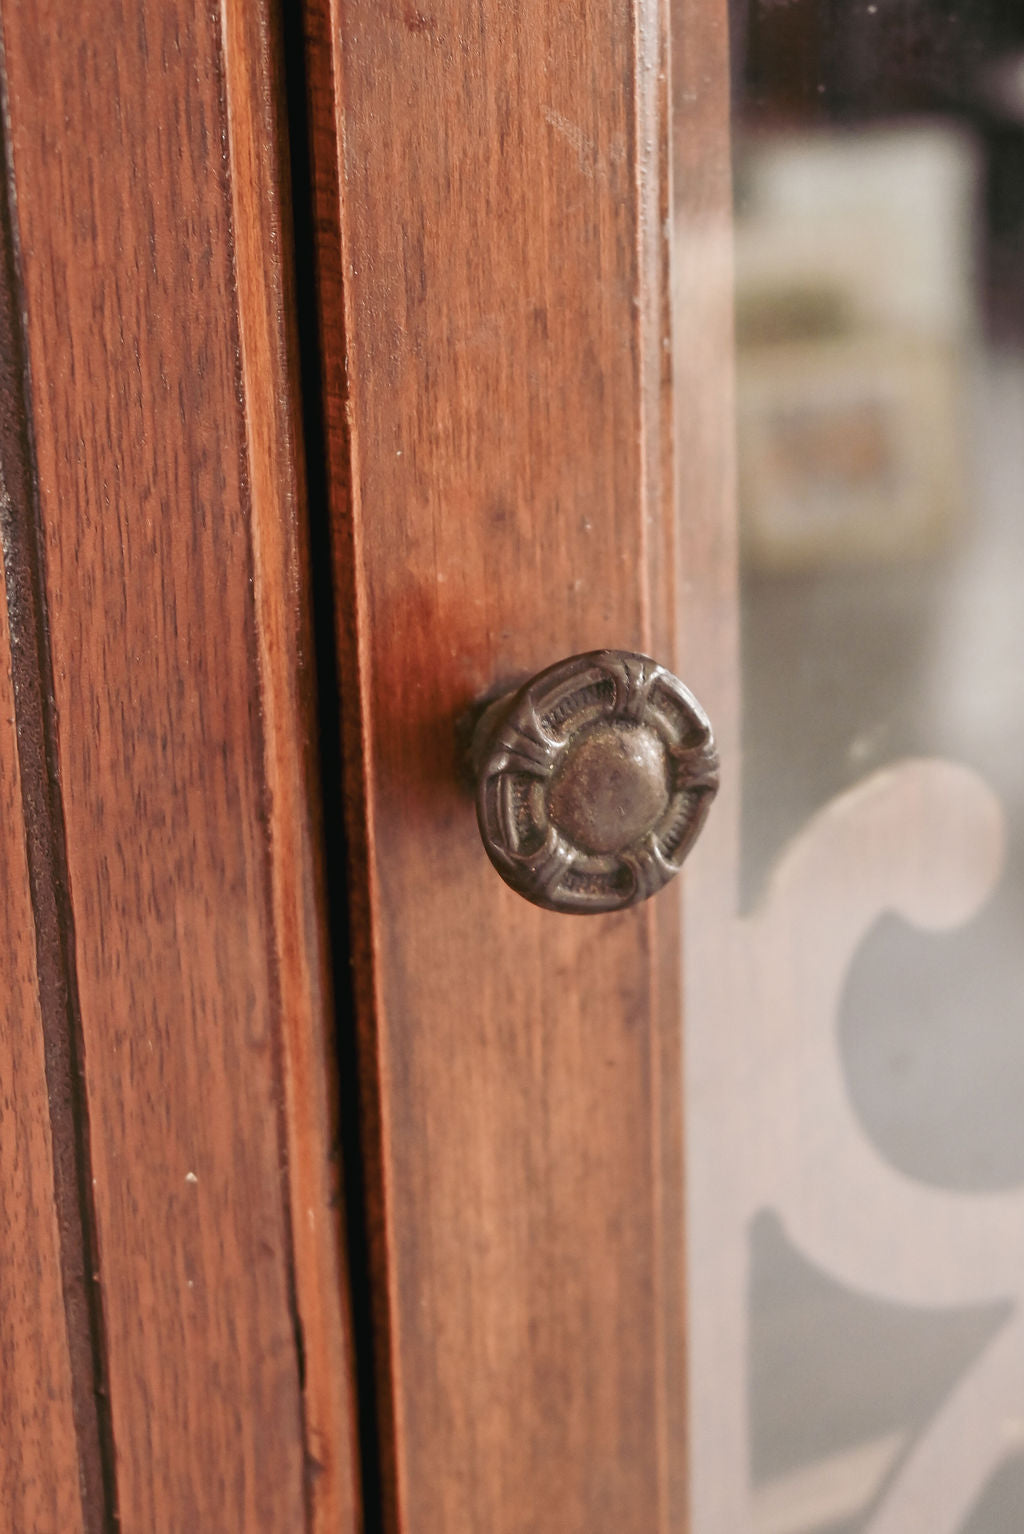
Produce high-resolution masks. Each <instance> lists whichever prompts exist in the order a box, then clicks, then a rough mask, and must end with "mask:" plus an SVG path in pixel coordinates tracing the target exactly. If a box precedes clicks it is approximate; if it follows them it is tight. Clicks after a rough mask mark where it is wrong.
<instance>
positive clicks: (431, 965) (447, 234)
mask: <svg viewBox="0 0 1024 1534" xmlns="http://www.w3.org/2000/svg"><path fill="white" fill-rule="evenodd" d="M308 30H309V49H308V58H309V75H310V86H311V118H312V126H313V138H314V175H315V192H316V213H317V227H318V231H319V251H318V257H319V282H320V300H321V317H322V340H323V351H324V379H325V396H326V424H327V439H328V452H329V472H330V487H331V514H332V526H333V536H334V550H335V563H336V576H337V591H338V605H339V624H338V632H339V652H340V666H341V670H342V675H343V682H344V702H345V706H346V720H345V724H346V731H347V735H346V739H347V747H348V761H349V777H348V782H347V784H346V788H347V792H348V795H349V799H350V806H351V815H350V828H351V839H352V844H353V883H354V887H355V890H356V894H357V909H356V917H355V920H356V966H357V976H358V981H359V985H360V988H361V1049H362V1057H363V1063H364V1073H365V1082H364V1087H365V1097H366V1112H365V1118H366V1122H367V1139H366V1153H367V1161H368V1164H369V1166H370V1184H371V1185H370V1196H371V1207H372V1210H373V1213H374V1220H375V1238H376V1252H375V1260H376V1275H377V1282H378V1297H379V1312H378V1316H377V1332H376V1347H377V1358H378V1367H379V1378H380V1387H381V1388H380V1397H381V1401H382V1414H381V1415H382V1437H383V1439H384V1442H385V1449H386V1453H387V1456H388V1459H387V1466H386V1475H385V1492H386V1499H387V1506H386V1508H385V1525H386V1527H388V1528H389V1529H392V1528H401V1529H402V1530H406V1531H410V1534H442V1531H450V1530H453V1529H486V1530H488V1534H513V1531H522V1534H526V1531H529V1534H545V1531H552V1534H554V1531H558V1534H571V1531H579V1534H605V1531H608V1534H610V1531H613V1530H614V1531H615V1534H620V1531H621V1530H623V1529H642V1530H645V1531H655V1530H664V1529H668V1528H670V1527H671V1528H676V1527H678V1526H679V1522H680V1518H681V1509H680V1506H679V1503H680V1480H681V1477H680V1474H679V1466H680V1465H681V1464H682V1444H681V1442H680V1438H681V1431H680V1427H681V1424H680V1416H679V1411H680V1403H681V1399H682V1393H681V1381H680V1377H679V1367H680V1348H681V1326H680V1312H679V1307H680V1305H681V1301H682V1275H681V1250H680V1248H681V1239H680V1219H679V1204H678V1200H679V1196H680V1183H681V1162H680V1156H679V1144H678V1128H679V1126H678V1117H679V1077H678V1044H679V1007H678V974H677V965H678V919H679V915H678V904H677V896H676V894H675V892H673V891H668V892H666V893H665V894H664V895H663V896H661V897H659V901H658V902H657V903H656V904H655V905H654V906H651V907H648V908H642V909H638V910H634V911H631V912H629V913H625V914H617V915H609V916H601V917H592V918H587V919H579V918H575V917H566V916H557V915H551V914H545V913H541V912H538V911H537V910H534V909H532V908H531V907H529V906H527V905H526V904H525V903H524V902H523V901H521V900H520V899H518V897H516V896H515V895H513V894H512V893H511V892H510V891H509V890H508V889H506V888H505V887H504V886H503V885H502V884H501V883H500V881H499V880H498V879H497V878H496V877H495V875H494V873H493V871H492V870H491V868H490V866H489V864H488V862H487V860H486V857H485V855H484V853H483V851H482V849H481V847H480V845H479V842H478V839H477V832H476V827H475V821H474V815H473V808H472V802H471V798H470V797H469V795H468V794H467V792H466V790H465V788H464V787H463V785H462V783H461V781H460V771H461V769H460V760H459V750H458V747H457V745H456V736H457V730H456V724H457V721H458V720H459V718H460V716H462V715H463V714H464V712H465V711H466V710H467V708H468V707H469V706H470V705H471V704H472V703H473V701H474V700H475V699H477V698H479V697H480V696H481V695H482V694H483V693H485V692H486V691H487V690H488V689H490V688H492V687H494V685H495V684H496V683H498V682H500V681H502V680H505V679H508V678H510V677H514V676H517V675H522V674H524V673H529V672H531V671H534V670H536V669H539V668H540V667H541V666H544V665H546V664H548V663H550V662H551V661H553V660H555V659H557V658H558V657H560V656H564V655H567V654H570V653H572V652H573V651H580V650H584V649H588V648H591V647H594V646H602V645H613V646H623V647H629V648H639V649H643V650H649V651H652V652H653V653H655V654H656V655H660V656H663V657H666V658H672V657H673V656H674V651H675V639H674V632H673V627H674V620H673V609H674V577H675V563H674V528H673V518H672V480H671V459H670V451H669V449H670V433H669V417H668V408H669V382H670V379H669V361H670V352H669V335H668V307H667V282H666V245H665V219H666V214H667V203H666V187H667V179H666V162H665V143H666V133H665V129H666V113H665V90H666V87H665V77H666V58H665V18H664V15H663V12H662V8H661V6H660V5H659V4H658V3H657V0H650V3H649V0H638V3H637V4H635V5H634V6H632V7H630V6H619V7H611V6H596V7H595V6H581V5H573V6H551V5H550V4H548V3H546V0H525V3H524V4H521V5H517V6H515V7H510V6H507V5H505V4H504V3H499V0H475V3H472V4H470V3H469V0H432V3H430V4H425V5H422V6H419V5H416V6H414V5H406V4H399V3H388V4H385V5H380V4H378V3H376V0H348V3H344V4H342V3H340V0H311V4H310V5H309V7H308Z"/></svg>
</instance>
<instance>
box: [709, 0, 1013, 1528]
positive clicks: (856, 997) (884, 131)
mask: <svg viewBox="0 0 1024 1534" xmlns="http://www.w3.org/2000/svg"><path fill="white" fill-rule="evenodd" d="M731 14H732V35H733V92H734V107H733V119H734V174H735V189H736V190H735V206H736V264H737V279H736V331H737V398H738V405H737V409H738V442H739V480H740V517H741V545H742V558H743V569H742V621H743V695H744V717H743V730H744V793H743V895H744V902H745V905H746V907H747V909H753V908H755V907H756V905H757V902H758V900H759V898H760V897H761V895H762V893H763V891H764V888H765V884H766V881H767V880H768V878H769V877H770V874H771V871H772V868H773V866H774V865H775V863H776V860H777V858H778V856H779V854H780V852H781V851H782V849H783V848H784V847H785V846H786V845H787V844H788V843H789V842H790V841H791V839H792V838H793V837H794V836H795V835H796V834H797V833H798V832H799V831H800V830H801V828H802V827H803V826H804V825H805V824H806V822H807V820H808V818H809V817H810V816H812V815H813V814H814V813H815V812H816V811H817V810H819V809H820V808H821V807H822V806H824V805H826V804H827V803H829V802H830V801H832V800H833V799H834V798H835V797H836V796H837V795H838V794H841V793H843V792H844V791H845V790H847V789H849V788H850V787H851V786H852V785H854V784H856V783H858V782H859V781H860V780H862V779H863V778H865V777H866V776H867V775H869V774H871V773H873V772H875V771H877V770H879V769H882V768H885V767H886V766H888V765H889V764H892V763H894V762H897V761H899V760H900V759H901V758H905V757H907V756H920V755H926V756H938V757H943V758H948V759H951V760H954V761H957V762H963V763H965V764H967V765H968V766H970V767H972V768H973V769H974V770H975V771H977V772H978V773H979V774H980V776H981V777H982V778H983V779H984V780H985V781H986V782H987V783H988V785H989V786H990V787H991V788H992V789H993V790H994V791H995V793H996V795H997V796H998V798H999V800H1000V801H1001V803H1002V805H1003V806H1004V808H1005V810H1006V815H1007V850H1006V866H1005V872H1004V875H1003V878H1002V881H1001V883H1000V886H999V889H998V891H997V893H996V896H995V898H994V899H993V900H992V901H991V902H990V903H989V904H988V905H987V907H986V908H985V909H984V910H983V911H982V912H981V913H980V914H979V915H978V916H977V917H976V918H975V919H974V920H973V921H972V922H971V923H970V924H969V925H967V926H965V927H963V928H962V929H960V930H956V931H953V932H949V933H944V934H940V935H936V934H934V933H928V934H925V933H922V932H919V931H915V930H913V929H911V928H910V927H909V926H907V925H906V924H905V923H904V922H902V921H900V920H898V919H896V918H894V917H891V916H882V917H881V918H880V920H879V922H878V923H877V924H876V926H875V928H874V930H873V931H872V933H871V934H870V936H869V938H868V939H867V941H866V942H865V943H864V944H862V946H861V948H860V950H859V952H858V953H857V955H856V957H855V960H854V962H853V964H852V966H851V968H850V971H849V973H848V974H847V976H846V978H845V985H844V987H843V994H842V1000H841V1006H840V1010H839V1015H838V1017H834V1018H830V1019H823V1020H822V1026H823V1027H828V1028H833V1029H835V1030H837V1049H838V1050H839V1051H840V1053H841V1057H842V1063H843V1070H844V1074H845V1081H846V1087H847V1092H848V1095H849V1098H850V1101H851V1103H852V1105H853V1107H854V1110H855V1112H856V1115H857V1118H858V1120H859V1123H860V1126H861V1128H862V1129H863V1132H864V1135H865V1137H866V1139H867V1141H868V1142H870V1145H871V1147H873V1150H874V1152H875V1153H877V1155H878V1156H880V1157H881V1158H882V1159H883V1160H884V1162H885V1163H886V1165H887V1167H889V1168H891V1169H893V1170H894V1171H895V1172H897V1173H898V1174H900V1175H902V1176H904V1177H906V1178H908V1179H911V1180H913V1182H914V1183H915V1184H920V1186H921V1188H922V1189H923V1190H928V1189H940V1190H956V1191H957V1192H959V1193H962V1194H963V1195H964V1197H965V1199H970V1198H972V1197H982V1196H984V1195H985V1194H986V1193H987V1192H990V1191H999V1190H1008V1189H1014V1188H1017V1187H1020V1186H1021V1185H1024V1113H1021V1111H1020V1103H1021V1102H1022V1101H1024V943H1022V942H1021V934H1022V933H1024V771H1022V764H1024V11H1021V10H1020V9H1019V8H1013V7H1010V6H1009V5H1006V4H1002V5H999V4H996V3H994V0H990V3H988V4H985V3H976V0H956V3H953V4H938V3H925V0H871V3H856V4H848V3H843V4H839V3H828V0H772V3H769V0H763V3H760V4H755V3H753V0H734V3H733V5H732V7H731ZM941 834H942V827H941V826H937V827H936V835H938V836H941ZM908 1240H910V1241H912V1232H911V1233H909V1234H908ZM1021 1246H1022V1255H1024V1233H1022V1237H1021ZM1022 1289H1024V1279H1022ZM750 1304H751V1315H750V1325H751V1344H750V1422H751V1446H752V1447H751V1452H752V1466H751V1474H752V1480H753V1484H754V1490H755V1497H754V1502H753V1509H754V1511H753V1514H752V1527H754V1528H756V1529H757V1530H758V1531H759V1534H872V1531H873V1530H874V1529H875V1528H876V1527H879V1528H884V1529H885V1530H886V1531H888V1530H889V1528H890V1524H889V1523H888V1522H886V1511H885V1510H886V1495H887V1489H888V1488H889V1487H890V1486H891V1485H892V1484H894V1483H895V1481H896V1479H898V1475H899V1470H900V1465H901V1463H902V1457H903V1456H905V1454H906V1453H907V1452H908V1445H909V1444H910V1443H911V1442H912V1441H913V1440H914V1439H915V1436H916V1435H920V1434H921V1433H924V1432H926V1431H927V1429H928V1424H929V1422H930V1420H931V1418H932V1417H933V1416H934V1414H935V1413H936V1412H937V1411H938V1409H939V1407H940V1405H941V1404H942V1403H943V1401H945V1400H946V1399H947V1398H949V1397H950V1396H951V1395H952V1394H953V1393H954V1392H955V1391H956V1390H957V1389H958V1388H959V1386H958V1380H959V1369H960V1364H958V1360H961V1362H962V1364H963V1367H964V1368H965V1369H966V1368H967V1365H968V1363H969V1362H971V1360H976V1358H977V1356H978V1355H979V1354H980V1353H981V1352H983V1350H984V1348H985V1346H986V1345H987V1343H988V1342H989V1340H990V1339H991V1338H992V1336H993V1335H994V1333H995V1331H996V1330H998V1327H996V1325H995V1323H994V1322H993V1320H992V1317H993V1314H994V1312H993V1311H992V1310H991V1309H989V1310H987V1311H983V1312H982V1311H978V1312H970V1313H967V1312H964V1313H960V1314H952V1313H949V1312H945V1313H944V1312H942V1311H941V1309H937V1310H935V1311H933V1312H924V1311H921V1312H917V1311H913V1310H911V1309H909V1308H905V1307H904V1308H897V1307H886V1306H885V1304H884V1296H875V1297H859V1298H858V1297H857V1296H854V1295H852V1294H851V1292H850V1291H848V1290H844V1289H842V1287H841V1286H839V1285H837V1284H830V1283H829V1281H828V1279H827V1277H826V1276H825V1275H821V1274H816V1273H815V1272H814V1271H813V1269H812V1268H811V1267H810V1266H809V1265H807V1264H806V1263H804V1262H803V1260H802V1258H801V1256H800V1254H799V1252H798V1251H797V1250H795V1249H794V1248H793V1247H791V1246H790V1245H789V1244H788V1242H787V1241H786V1240H785V1238H784V1237H783V1235H782V1232H781V1229H780V1227H779V1225H778V1223H777V1221H776V1220H775V1219H774V1217H769V1216H768V1215H765V1216H763V1217H762V1218H761V1219H760V1220H759V1221H757V1222H755V1226H754V1232H753V1238H752V1277H751V1285H750ZM1015 1304H1016V1302H1015V1301H1014V1299H1013V1297H1008V1298H1007V1301H1006V1308H1004V1310H1002V1311H1000V1312H999V1315H1000V1316H1001V1317H1002V1318H1003V1320H1005V1317H1006V1316H1007V1315H1008V1314H1010V1313H1011V1311H1013V1310H1014V1306H1015ZM872 1307H874V1309H872ZM1000 1324H1001V1322H1000ZM872 1328H874V1330H873V1331H872ZM961 1355H962V1358H961ZM1019 1394H1020V1403H1019V1411H1018V1412H1017V1414H1016V1416H1014V1417H1012V1420H1011V1419H1010V1418H1007V1417H1006V1414H1005V1413H1004V1414H1003V1417H1002V1418H1001V1419H1000V1421H1001V1426H1000V1423H998V1422H997V1423H994V1425H993V1431H994V1432H1005V1435H1006V1437H1005V1445H1004V1447H1003V1448H1002V1449H1000V1450H999V1451H998V1452H994V1453H993V1454H992V1455H991V1460H992V1463H993V1464H994V1465H995V1467H996V1468H995V1469H994V1470H993V1469H990V1468H985V1466H984V1465H983V1466H982V1468H981V1470H980V1471H979V1477H980V1478H979V1482H978V1489H977V1495H976V1496H974V1497H973V1498H972V1500H971V1511H970V1513H969V1515H968V1516H967V1519H966V1522H965V1521H964V1520H963V1519H962V1518H960V1519H959V1521H956V1520H953V1521H950V1522H949V1523H948V1525H947V1526H946V1527H944V1528H943V1529H941V1530H938V1529H936V1530H932V1529H930V1528H929V1530H928V1534H1010V1531H1013V1534H1017V1531H1018V1530H1019V1529H1020V1528H1022V1527H1024V1480H1022V1474H1024V1472H1022V1463H1024V1462H1022V1461H1021V1460H1020V1459H1019V1458H1014V1455H1015V1454H1016V1453H1017V1452H1018V1450H1019V1443H1020V1441H1021V1438H1022V1433H1024V1378H1022V1379H1021V1382H1020V1392H1019ZM1015 1433H1016V1437H1015V1436H1014V1434H1015ZM966 1452H967V1451H966V1450H965V1453H966ZM964 1473H965V1474H966V1473H967V1472H966V1471H965V1472H964ZM830 1476H831V1477H832V1483H831V1484H832V1490H833V1493H834V1494H833V1495H832V1496H831V1499H830V1496H829V1493H828V1487H829V1484H830V1482H829V1477H830ZM844 1476H845V1477H846V1483H848V1484H849V1485H851V1486H853V1485H855V1486H856V1487H859V1491H858V1492H857V1495H860V1496H861V1500H860V1502H857V1500H856V1496H855V1495H854V1493H853V1492H852V1491H851V1492H850V1493H849V1497H848V1503H849V1505H848V1506H847V1507H846V1510H845V1511H843V1510H842V1509H841V1504H842V1502H843V1497H842V1495H841V1493H840V1490H839V1488H840V1486H841V1485H842V1484H844V1483H843V1477H844ZM858 1476H859V1480H858ZM787 1488H789V1490H788V1491H787ZM801 1488H802V1490H801ZM787 1496H788V1497H789V1502H788V1504H787V1500H786V1499H787ZM801 1496H802V1497H803V1502H802V1503H801V1501H800V1498H801ZM816 1497H817V1498H818V1501H817V1502H816V1501H815V1498H816ZM773 1498H774V1500H773ZM801 1507H802V1509H803V1510H802V1511H801ZM815 1509H817V1511H815ZM922 1528H923V1525H922ZM696 1534H702V1531H700V1530H697V1531H696Z"/></svg>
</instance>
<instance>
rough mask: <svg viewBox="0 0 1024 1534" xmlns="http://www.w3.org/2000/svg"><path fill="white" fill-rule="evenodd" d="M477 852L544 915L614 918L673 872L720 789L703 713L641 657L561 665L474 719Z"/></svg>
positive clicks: (611, 655) (582, 658)
mask: <svg viewBox="0 0 1024 1534" xmlns="http://www.w3.org/2000/svg"><path fill="white" fill-rule="evenodd" d="M471 759H472V765H473V770H474V774H475V777H476V784H477V819H478V821H479V824H480V834H481V836H482V837H483V843H484V846H485V847H486V849H487V853H488V856H489V857H490V859H491V862H492V863H493V864H494V866H495V868H496V869H497V870H498V872H499V873H500V874H501V876H502V878H503V879H504V880H505V881H506V883H508V884H510V885H511V886H512V888H513V889H514V890H517V891H518V893H519V894H520V895H524V896H525V897H526V899H527V900H532V901H533V903H534V904H535V905H539V906H544V907H545V909H547V910H549V911H567V912H576V913H587V912H599V911H618V910H621V909H622V908H623V907H625V906H630V905H635V904H636V902H637V901H640V900H646V899H647V898H648V896H650V895H653V894H654V893H655V892H656V891H657V890H659V889H661V887H662V885H664V884H667V883H668V881H669V879H671V878H672V877H673V875H675V874H676V873H678V871H679V868H680V866H681V865H682V862H683V859H684V858H685V857H686V854H687V853H688V852H689V850H690V848H691V847H692V845H693V843H694V841H695V839H696V837H697V835H698V833H699V831H700V829H701V826H702V825H703V824H704V820H705V817H706V815H707V812H708V809H709V807H710V804H711V800H712V799H713V798H714V795H715V792H716V791H717V788H718V753H717V752H716V750H715V743H714V738H713V736H712V733H711V725H710V723H709V721H708V718H707V715H706V714H705V713H704V710H703V709H702V708H701V706H700V704H699V703H698V702H697V700H696V698H694V696H693V694H692V693H690V692H689V691H688V690H687V688H685V687H684V686H683V684H682V682H680V681H679V680H678V678H676V677H674V676H673V675H672V673H671V672H670V671H666V670H665V668H664V666H659V665H658V663H657V661H653V660H651V659H650V658H649V657H648V656H646V655H634V654H631V653H630V652H628V651H625V650H594V651H591V652H590V653H589V654H587V655H574V656H572V657H571V658H570V659H569V660H563V661H559V663H558V664H557V665H556V666H550V667H549V668H548V669H547V670H546V671H541V672H540V673H539V674H538V675H537V676H535V677H531V679H530V680H529V681H528V682H526V683H525V685H523V686H522V687H520V688H518V689H517V690H516V691H514V692H511V693H509V694H506V695H505V696H504V697H502V698H499V699H497V701H496V702H494V703H492V704H490V706H489V707H488V708H487V709H486V710H485V711H484V713H483V714H482V715H481V717H480V720H479V722H478V724H477V726H476V730H475V733H474V736H473V744H472V748H471Z"/></svg>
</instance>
